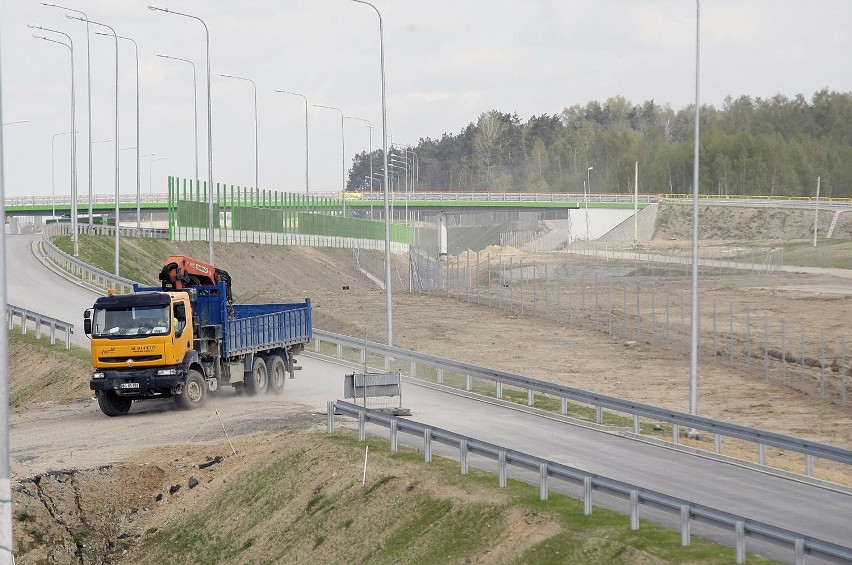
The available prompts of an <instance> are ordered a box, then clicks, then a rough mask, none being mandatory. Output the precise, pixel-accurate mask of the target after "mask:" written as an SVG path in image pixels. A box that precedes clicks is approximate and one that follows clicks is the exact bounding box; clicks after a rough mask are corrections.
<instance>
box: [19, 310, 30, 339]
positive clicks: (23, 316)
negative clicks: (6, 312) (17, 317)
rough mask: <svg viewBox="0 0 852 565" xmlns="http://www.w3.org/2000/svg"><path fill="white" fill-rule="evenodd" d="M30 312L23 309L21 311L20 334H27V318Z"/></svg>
mask: <svg viewBox="0 0 852 565" xmlns="http://www.w3.org/2000/svg"><path fill="white" fill-rule="evenodd" d="M29 315H30V313H29V312H27V311H26V310H24V311H23V312H21V335H27V318H28V317H29Z"/></svg>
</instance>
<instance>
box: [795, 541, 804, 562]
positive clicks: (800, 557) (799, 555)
mask: <svg viewBox="0 0 852 565" xmlns="http://www.w3.org/2000/svg"><path fill="white" fill-rule="evenodd" d="M793 547H794V548H795V551H796V565H805V540H803V539H802V538H797V539H796V541H795V545H794V546H793Z"/></svg>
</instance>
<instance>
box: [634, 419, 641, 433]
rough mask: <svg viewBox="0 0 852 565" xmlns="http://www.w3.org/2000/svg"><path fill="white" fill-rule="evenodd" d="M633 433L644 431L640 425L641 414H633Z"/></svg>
mask: <svg viewBox="0 0 852 565" xmlns="http://www.w3.org/2000/svg"><path fill="white" fill-rule="evenodd" d="M633 433H634V434H636V435H639V434H641V433H642V428H641V426H640V425H639V414H633Z"/></svg>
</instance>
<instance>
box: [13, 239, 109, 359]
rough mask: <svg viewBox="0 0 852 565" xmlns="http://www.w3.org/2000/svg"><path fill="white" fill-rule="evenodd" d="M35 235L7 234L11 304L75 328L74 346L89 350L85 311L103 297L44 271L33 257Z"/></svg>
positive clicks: (72, 335) (43, 267) (42, 266)
mask: <svg viewBox="0 0 852 565" xmlns="http://www.w3.org/2000/svg"><path fill="white" fill-rule="evenodd" d="M39 239H41V234H36V235H10V234H6V288H7V291H6V292H7V294H6V296H7V300H8V302H9V304H14V305H15V306H19V307H21V308H26V309H28V310H32V311H34V312H38V313H40V314H45V315H47V316H51V317H53V318H56V319H58V320H62V321H63V322H70V323H72V324H74V331H73V333H72V334H71V342H72V343H73V344H74V345H79V346H81V347H89V339H88V338H87V337H86V334H85V333H83V311H84V310H85V309H86V308H91V307H92V304H94V302H95V299H97V297H98V296H101V295H99V294H97V293H95V292H93V291H91V290H89V289H87V288H85V287H83V286H81V285H76V284H73V283H72V282H70V281H69V280H67V279H65V278H64V277H62V276H60V275H58V274H56V273H55V272H53V271H51V270H50V269H48V268H47V267H45V266H44V265H43V264H42V263H41V262H40V261H39V260H38V259H37V258H36V257H35V255H34V254H33V243H34V242H35V241H37V240H39Z"/></svg>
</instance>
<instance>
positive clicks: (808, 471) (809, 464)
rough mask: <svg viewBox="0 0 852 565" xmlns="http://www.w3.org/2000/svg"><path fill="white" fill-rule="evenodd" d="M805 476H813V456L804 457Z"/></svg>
mask: <svg viewBox="0 0 852 565" xmlns="http://www.w3.org/2000/svg"><path fill="white" fill-rule="evenodd" d="M805 475H807V476H808V477H813V476H814V456H813V455H805Z"/></svg>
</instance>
